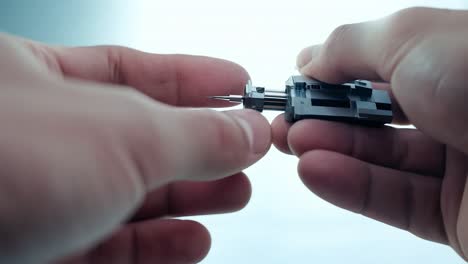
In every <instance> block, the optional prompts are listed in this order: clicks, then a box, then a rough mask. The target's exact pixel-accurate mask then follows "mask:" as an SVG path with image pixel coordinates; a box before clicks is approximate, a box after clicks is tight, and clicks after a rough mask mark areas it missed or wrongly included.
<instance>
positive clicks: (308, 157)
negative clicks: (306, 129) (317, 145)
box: [297, 150, 331, 195]
mask: <svg viewBox="0 0 468 264" xmlns="http://www.w3.org/2000/svg"><path fill="white" fill-rule="evenodd" d="M327 156H329V155H327V153H326V152H325V151H320V150H313V151H309V152H306V153H304V154H303V155H302V156H301V157H300V159H299V163H298V165H297V170H298V174H299V177H300V178H301V180H302V182H303V183H304V185H305V186H306V187H307V188H309V190H311V191H312V192H314V193H317V194H319V195H320V194H322V193H324V191H326V190H327V189H329V186H330V177H327V176H326V175H327V174H328V173H327V172H328V171H329V168H330V165H329V164H330V161H331V160H327Z"/></svg>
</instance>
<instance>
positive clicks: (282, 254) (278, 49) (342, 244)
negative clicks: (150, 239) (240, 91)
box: [0, 0, 468, 264]
mask: <svg viewBox="0 0 468 264" xmlns="http://www.w3.org/2000/svg"><path fill="white" fill-rule="evenodd" d="M62 2H64V3H62ZM0 3H1V4H2V7H3V9H2V8H0V9H1V10H0V22H1V23H0V29H2V28H3V30H5V31H9V32H12V33H16V34H20V35H24V36H27V37H31V38H34V39H37V40H41V41H46V42H51V43H60V44H69V45H93V44H120V45H127V46H131V47H133V48H138V49H142V50H145V51H150V52H157V53H190V54H201V55H209V56H215V57H221V58H225V59H230V60H233V61H235V62H237V63H239V64H241V65H243V66H244V67H245V68H246V69H247V70H248V71H249V73H250V75H251V76H252V79H253V82H254V85H259V86H266V87H268V88H274V89H281V88H283V83H284V81H285V80H286V79H287V78H288V77H289V75H291V74H295V73H296V72H295V57H296V54H297V53H298V52H299V50H300V49H302V48H303V47H305V46H307V45H310V44H314V43H320V42H323V41H324V40H325V38H326V36H327V35H328V34H329V33H330V31H332V30H333V29H334V28H335V27H336V26H338V25H340V24H343V23H352V22H360V21H365V20H369V19H375V18H379V17H381V16H384V15H388V14H390V13H392V12H394V11H396V10H398V9H401V8H404V7H408V6H415V5H424V6H438V7H451V8H464V7H468V4H467V3H466V1H456V0H445V1H422V0H421V1H416V0H414V1H411V0H393V1H377V0H374V1H365V0H353V1H345V0H342V1H338V0H327V1H323V0H322V1H314V0H308V1H301V0H289V1H272V0H270V1H263V0H262V1H259V0H257V1H255V0H250V1H248V0H237V1H214V0H213V1H207V0H199V1H161V0H158V1H150V0H146V1H145V0H135V1H123V0H119V1H111V0H108V1H88V0H87V1H81V2H80V1H74V2H73V1H70V2H68V1H50V0H49V1H23V0H20V1H0ZM274 114H275V113H269V114H267V116H268V118H269V119H270V120H271V119H272V118H273V116H274ZM324 136H326V135H324ZM296 163H297V159H296V158H294V157H290V156H286V155H284V154H281V153H279V152H278V151H277V150H276V149H274V148H272V149H271V151H270V152H269V154H268V155H267V156H266V157H265V158H264V159H263V160H262V161H260V162H259V163H258V164H255V165H254V166H252V167H251V168H249V169H248V170H247V173H248V174H249V176H250V177H251V180H252V184H253V196H252V199H251V202H250V204H249V205H248V206H247V207H246V208H245V209H244V210H243V211H241V212H237V213H234V214H227V215H216V216H203V217H194V218H192V219H196V220H198V221H201V222H202V223H204V224H205V225H206V226H207V227H208V229H209V230H210V231H211V234H212V239H213V246H212V250H211V252H210V254H209V255H208V257H207V258H206V259H205V260H204V261H203V263H207V264H208V263H225V264H228V263H369V264H370V263H372V264H373V263H379V264H384V263H426V264H429V263H463V262H462V260H461V259H460V258H459V257H458V256H457V255H456V254H455V253H454V252H453V251H452V250H451V249H450V248H448V247H446V246H442V245H438V244H435V243H431V242H426V241H423V240H421V239H419V238H416V237H414V236H413V235H411V234H408V233H406V232H404V231H401V230H398V229H394V228H391V227H388V226H386V225H384V224H380V223H377V222H374V221H372V220H369V219H367V218H364V217H362V216H359V215H356V214H353V213H349V212H346V211H344V210H341V209H338V208H336V207H334V206H333V205H330V204H328V203H326V202H324V201H322V200H320V199H319V198H317V197H316V196H314V195H313V194H312V193H310V192H309V191H308V190H307V189H306V188H305V187H304V186H303V185H302V184H301V182H300V180H299V178H298V176H297V173H296Z"/></svg>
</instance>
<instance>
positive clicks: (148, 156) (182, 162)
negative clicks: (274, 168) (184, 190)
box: [130, 101, 271, 189]
mask: <svg viewBox="0 0 468 264" xmlns="http://www.w3.org/2000/svg"><path fill="white" fill-rule="evenodd" d="M149 104H151V105H150V107H149V109H150V110H149V111H148V112H147V115H146V118H143V119H140V120H141V121H140V125H139V126H140V129H142V130H143V131H146V132H147V133H144V136H143V137H141V135H139V134H133V137H132V138H131V145H130V146H131V150H130V152H131V153H135V157H134V160H135V161H136V162H137V163H138V167H139V168H141V170H140V174H141V177H142V180H143V182H144V183H145V185H146V186H147V188H149V189H152V188H155V187H157V186H159V185H161V184H163V183H165V182H167V181H174V180H192V181H198V180H214V179H218V178H222V177H226V176H229V175H232V174H234V173H237V172H239V171H242V170H243V169H245V168H247V167H248V166H250V165H252V164H253V163H255V162H256V161H257V160H259V159H260V158H261V157H263V156H264V155H265V153H266V152H267V151H268V149H269V147H270V144H271V131H270V125H269V123H268V121H267V120H266V119H265V118H264V117H263V116H262V115H261V114H260V113H258V112H256V111H253V110H232V111H225V112H220V111H214V110H208V109H201V110H189V109H182V108H175V107H168V106H166V105H163V104H159V103H154V101H151V102H149Z"/></svg>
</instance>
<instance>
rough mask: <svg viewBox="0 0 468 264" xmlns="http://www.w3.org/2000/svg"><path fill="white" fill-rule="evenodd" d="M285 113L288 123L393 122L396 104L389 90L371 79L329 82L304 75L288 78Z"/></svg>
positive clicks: (374, 123)
mask: <svg viewBox="0 0 468 264" xmlns="http://www.w3.org/2000/svg"><path fill="white" fill-rule="evenodd" d="M285 93H286V96H287V98H286V107H285V113H286V114H285V116H286V120H287V121H288V122H295V121H298V120H301V119H309V118H315V119H325V120H334V121H343V122H351V123H358V124H363V125H372V126H379V125H383V124H385V123H391V122H392V118H393V114H392V103H391V100H390V97H389V95H388V93H387V92H386V91H383V90H375V89H372V85H371V83H370V82H369V81H363V80H357V81H354V82H350V83H344V84H338V85H335V84H328V83H324V82H320V81H317V80H313V79H310V78H307V77H304V76H292V77H290V78H289V79H288V80H287V81H286V91H285Z"/></svg>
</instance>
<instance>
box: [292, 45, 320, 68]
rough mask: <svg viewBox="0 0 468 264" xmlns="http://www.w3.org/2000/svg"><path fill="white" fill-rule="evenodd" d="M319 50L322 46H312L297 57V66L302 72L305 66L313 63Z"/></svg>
mask: <svg viewBox="0 0 468 264" xmlns="http://www.w3.org/2000/svg"><path fill="white" fill-rule="evenodd" d="M319 50H320V45H314V46H310V47H307V48H305V49H303V50H301V52H299V55H297V62H296V64H297V67H298V69H299V70H300V69H302V68H303V67H304V66H306V65H307V64H309V62H311V61H312V59H313V58H314V57H316V56H317V55H318V52H319Z"/></svg>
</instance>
